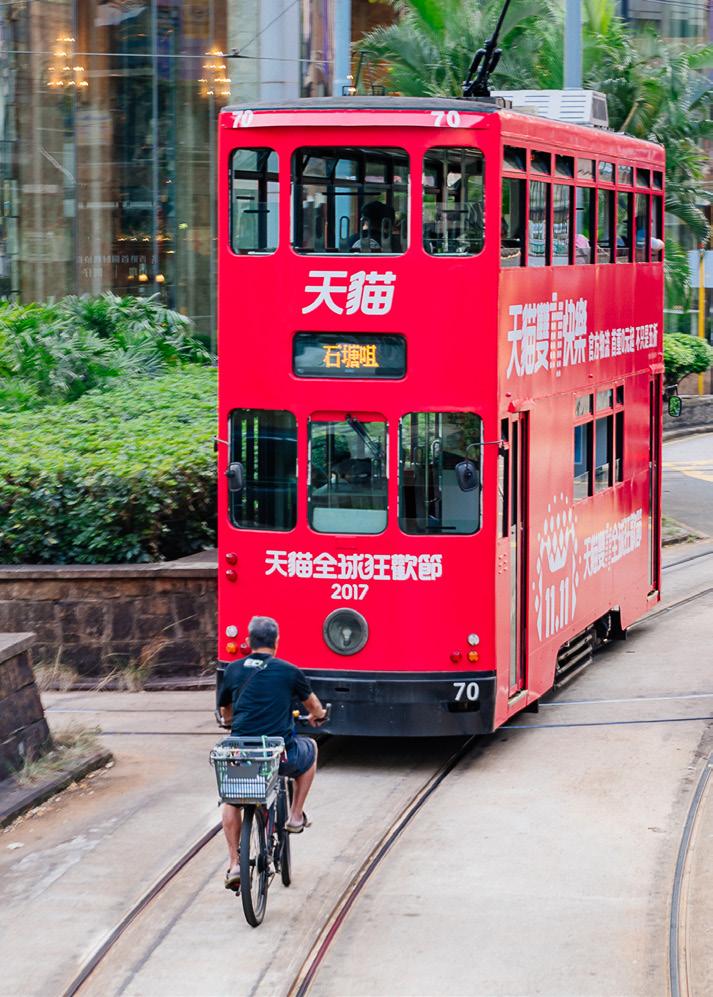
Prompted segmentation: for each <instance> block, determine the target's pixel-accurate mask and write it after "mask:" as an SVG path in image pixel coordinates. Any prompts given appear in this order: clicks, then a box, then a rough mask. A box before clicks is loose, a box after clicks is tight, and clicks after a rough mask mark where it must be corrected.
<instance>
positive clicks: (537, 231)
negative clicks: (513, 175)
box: [527, 180, 551, 267]
mask: <svg viewBox="0 0 713 997" xmlns="http://www.w3.org/2000/svg"><path fill="white" fill-rule="evenodd" d="M550 197H551V186H550V184H548V183H542V182H541V181H540V180H531V181H530V214H529V218H528V222H527V265H528V266H529V267H544V266H547V265H549V263H550V246H551V244H550V226H549V216H550Z"/></svg>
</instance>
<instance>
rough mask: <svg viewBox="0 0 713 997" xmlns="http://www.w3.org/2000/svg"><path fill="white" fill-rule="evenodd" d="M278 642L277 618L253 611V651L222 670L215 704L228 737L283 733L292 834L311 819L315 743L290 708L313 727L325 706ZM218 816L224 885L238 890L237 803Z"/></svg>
mask: <svg viewBox="0 0 713 997" xmlns="http://www.w3.org/2000/svg"><path fill="white" fill-rule="evenodd" d="M279 642H280V630H279V627H278V625H277V622H276V621H275V620H273V619H272V618H271V617H269V616H253V618H252V619H251V620H250V623H249V624H248V644H249V645H250V648H251V653H250V655H249V656H248V657H247V658H242V659H241V660H240V661H233V662H231V663H230V664H229V665H228V667H227V668H226V669H225V674H224V676H223V685H222V688H221V690H220V699H219V702H218V705H219V707H220V715H221V717H222V719H223V722H224V723H226V724H231V730H230V733H231V736H233V737H252V736H257V737H261V736H263V735H264V736H265V737H282V738H284V740H285V753H286V758H285V760H283V762H282V764H281V765H280V774H281V775H287V776H290V777H291V778H293V779H294V780H295V792H294V797H293V800H292V807H291V809H290V815H289V818H288V820H287V823H286V824H285V829H286V830H287V831H289V832H290V833H291V834H301V832H302V831H304V829H305V828H306V827H309V823H310V822H309V820H308V818H307V814H306V813H305V812H304V803H305V800H306V798H307V794H308V793H309V790H310V787H311V785H312V782H313V781H314V776H315V772H316V771H317V745H316V743H315V742H314V741H313V740H312V738H310V737H299V736H297V735H296V734H295V729H294V718H293V716H292V707H293V703H294V701H295V700H296V699H297V700H299V701H300V702H301V703H302V705H303V706H304V707H305V709H306V710H307V713H308V714H309V717H308V719H309V723H310V724H311V725H312V727H317V726H319V724H320V722H321V721H322V720H324V718H325V717H326V715H327V711H326V710H325V709H324V707H323V706H322V704H321V703H320V701H319V699H318V698H317V697H316V696H315V694H314V693H313V692H312V690H311V688H310V685H309V682H308V681H307V679H306V677H305V676H304V675H303V673H302V672H301V671H300V669H299V668H296V667H295V666H294V665H291V664H290V663H289V662H288V661H283V660H282V659H281V658H276V657H275V652H276V651H277V645H278V644H279ZM222 818H223V831H224V833H225V840H226V841H227V843H228V856H229V861H230V865H229V867H228V871H227V873H226V876H225V886H226V889H231V890H237V889H238V888H239V887H240V860H239V857H238V848H239V842H240V829H241V826H242V812H241V810H240V807H237V806H233V805H232V804H230V803H224V804H223V813H222Z"/></svg>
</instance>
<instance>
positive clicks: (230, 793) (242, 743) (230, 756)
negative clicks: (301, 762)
mask: <svg viewBox="0 0 713 997" xmlns="http://www.w3.org/2000/svg"><path fill="white" fill-rule="evenodd" d="M284 750H285V742H284V740H283V739H282V738H281V737H226V738H223V740H222V741H219V742H218V743H217V744H216V745H215V747H214V748H213V749H212V750H211V753H210V763H211V765H212V766H213V768H214V769H215V778H216V780H217V783H218V794H219V796H220V798H221V800H222V801H223V802H224V803H234V804H241V805H242V804H245V803H267V802H268V801H269V798H270V797H271V795H272V793H273V790H274V789H275V786H276V784H277V776H278V770H279V768H280V759H281V757H282V753H283V751H284Z"/></svg>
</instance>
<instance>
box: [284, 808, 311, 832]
mask: <svg viewBox="0 0 713 997" xmlns="http://www.w3.org/2000/svg"><path fill="white" fill-rule="evenodd" d="M311 824H312V821H311V820H310V819H309V817H308V816H307V812H306V811H305V810H303V811H302V820H301V821H300V823H299V824H295V823H293V822H292V821H291V820H288V821H285V830H286V831H287V833H288V834H302V832H303V831H304V829H305V828H306V827H310V826H311Z"/></svg>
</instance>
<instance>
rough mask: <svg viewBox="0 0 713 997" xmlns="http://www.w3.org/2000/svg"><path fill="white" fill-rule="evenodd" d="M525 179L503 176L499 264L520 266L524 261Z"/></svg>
mask: <svg viewBox="0 0 713 997" xmlns="http://www.w3.org/2000/svg"><path fill="white" fill-rule="evenodd" d="M524 241H525V181H524V180H517V179H516V178H515V177H503V208H502V219H501V221H500V265H501V266H503V267H520V266H522V265H523V263H524V262H525V259H524V254H523V251H522V247H523V243H524Z"/></svg>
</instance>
